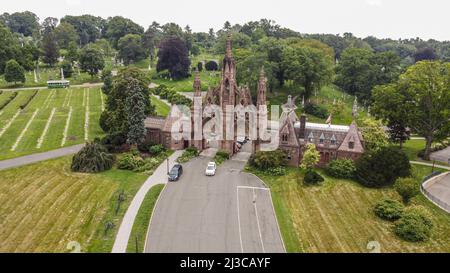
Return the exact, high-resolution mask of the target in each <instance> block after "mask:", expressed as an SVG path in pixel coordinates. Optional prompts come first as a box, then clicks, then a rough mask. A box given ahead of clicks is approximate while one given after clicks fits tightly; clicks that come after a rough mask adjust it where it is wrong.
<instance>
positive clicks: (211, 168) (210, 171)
mask: <svg viewBox="0 0 450 273" xmlns="http://www.w3.org/2000/svg"><path fill="white" fill-rule="evenodd" d="M215 174H216V163H215V162H209V163H208V166H207V167H206V171H205V175H206V176H214V175H215Z"/></svg>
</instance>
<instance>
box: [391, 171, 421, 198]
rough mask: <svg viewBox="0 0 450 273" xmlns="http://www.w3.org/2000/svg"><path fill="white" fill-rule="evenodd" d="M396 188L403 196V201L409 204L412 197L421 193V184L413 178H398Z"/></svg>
mask: <svg viewBox="0 0 450 273" xmlns="http://www.w3.org/2000/svg"><path fill="white" fill-rule="evenodd" d="M394 188H395V190H396V191H397V193H398V194H399V195H400V196H401V197H402V198H403V202H404V203H405V204H408V203H409V201H410V200H411V198H413V197H414V196H416V195H418V194H419V191H420V190H419V185H418V184H417V183H416V181H415V180H414V179H413V178H410V177H407V178H398V179H397V180H396V181H395V184H394Z"/></svg>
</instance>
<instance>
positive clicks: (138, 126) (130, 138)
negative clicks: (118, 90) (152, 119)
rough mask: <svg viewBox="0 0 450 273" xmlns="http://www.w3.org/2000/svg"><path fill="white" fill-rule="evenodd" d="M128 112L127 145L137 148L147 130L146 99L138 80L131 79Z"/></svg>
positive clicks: (127, 103) (127, 101) (128, 88)
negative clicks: (145, 122) (145, 121)
mask: <svg viewBox="0 0 450 273" xmlns="http://www.w3.org/2000/svg"><path fill="white" fill-rule="evenodd" d="M126 111H127V114H128V117H127V120H128V133H127V143H128V144H130V145H131V146H132V147H137V145H138V144H140V143H141V142H142V141H143V140H144V138H145V134H146V130H145V124H144V120H145V117H146V115H145V98H144V96H143V92H142V90H141V86H140V83H139V81H138V80H136V79H130V81H129V83H128V86H127V98H126Z"/></svg>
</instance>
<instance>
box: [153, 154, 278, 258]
mask: <svg viewBox="0 0 450 273" xmlns="http://www.w3.org/2000/svg"><path fill="white" fill-rule="evenodd" d="M210 160H211V159H210V158H207V157H199V158H196V159H194V160H192V161H190V162H188V163H186V164H184V165H183V166H184V173H183V176H182V178H181V179H180V180H179V181H178V182H173V183H168V184H167V186H166V188H165V189H164V191H163V192H162V193H161V196H160V199H159V201H158V203H157V205H156V207H155V211H154V214H153V216H152V219H151V223H150V228H149V232H148V235H147V240H146V246H145V252H159V253H170V252H183V253H198V252H201V253H214V252H228V253H230V252H231V253H240V252H252V253H263V252H285V250H284V246H283V242H282V239H281V236H280V233H279V229H278V224H277V222H276V218H275V213H274V210H273V207H272V201H271V198H270V191H269V190H268V189H267V188H266V187H265V186H264V184H263V183H262V182H261V180H259V179H258V178H257V177H255V176H253V175H250V174H247V173H242V172H241V170H242V168H243V167H244V165H245V162H243V161H237V160H229V161H226V162H225V163H223V165H222V166H220V167H219V168H218V170H217V173H216V176H214V177H206V176H205V175H204V169H205V167H206V165H207V163H208V161H210Z"/></svg>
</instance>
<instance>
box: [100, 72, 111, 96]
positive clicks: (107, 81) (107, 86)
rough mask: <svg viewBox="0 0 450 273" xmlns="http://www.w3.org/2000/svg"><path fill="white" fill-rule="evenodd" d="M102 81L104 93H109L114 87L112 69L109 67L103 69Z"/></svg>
mask: <svg viewBox="0 0 450 273" xmlns="http://www.w3.org/2000/svg"><path fill="white" fill-rule="evenodd" d="M102 81H103V86H102V91H103V93H104V94H106V95H108V94H109V92H110V91H111V89H112V88H113V76H112V72H111V70H109V69H108V70H103V71H102Z"/></svg>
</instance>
